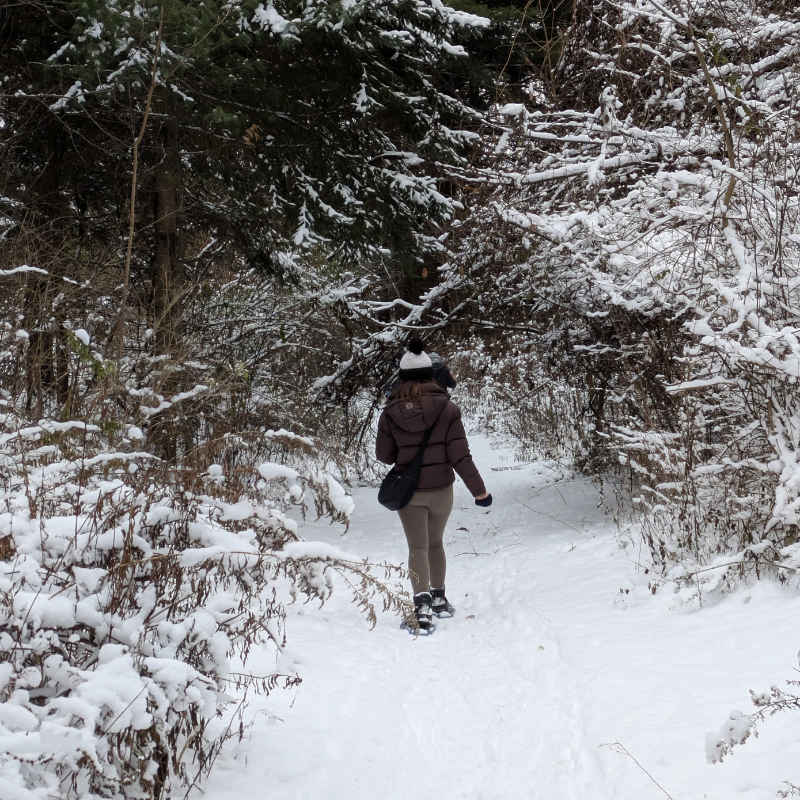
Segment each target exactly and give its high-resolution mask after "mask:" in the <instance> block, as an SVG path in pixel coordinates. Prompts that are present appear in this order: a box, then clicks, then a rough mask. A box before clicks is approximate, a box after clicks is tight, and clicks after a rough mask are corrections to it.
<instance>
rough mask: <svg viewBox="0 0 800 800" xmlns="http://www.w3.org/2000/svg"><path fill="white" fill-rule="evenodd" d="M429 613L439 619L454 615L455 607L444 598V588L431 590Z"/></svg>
mask: <svg viewBox="0 0 800 800" xmlns="http://www.w3.org/2000/svg"><path fill="white" fill-rule="evenodd" d="M431 597H432V598H433V601H432V602H431V611H432V613H434V614H435V615H436V616H437V617H439V618H440V619H445V618H447V617H452V616H453V614H455V613H456V607H455V606H454V605H451V603H450V601H449V600H448V599H447V598H446V597H445V596H444V586H442V588H441V589H431Z"/></svg>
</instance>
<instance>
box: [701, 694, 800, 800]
mask: <svg viewBox="0 0 800 800" xmlns="http://www.w3.org/2000/svg"><path fill="white" fill-rule="evenodd" d="M786 683H787V686H789V687H792V688H791V689H790V690H786V689H781V688H780V687H779V686H772V687H770V689H769V691H766V692H754V691H751V692H750V697H751V699H752V701H753V705H754V706H755V707H756V709H757V710H756V711H755V712H754V713H753V714H742V712H741V711H739V710H737V709H733V710H732V711H731V713H730V714H729V715H728V719H726V720H725V722H723V723H722V726H721V727H720V729H719V733H714V732H713V731H712V732H710V733H708V734H706V760H707V761H708V763H709V764H717V763H719V762H721V761H722V760H723V759H724V758H725V756H727V755H729V754H730V753H731V752H732V750H733V748H734V746H735V745H739V744H744V743H745V742H746V741H747V740H748V739H749V738H750V735H751V734H752V735H754V736H758V727H757V724H758V723H759V722H763V721H764V720H766V719H767V717H772V716H774V715H775V714H780V713H783V712H785V711H789V712H797V711H800V695H798V694H796V692H797V690H798V687H800V681H796V680H793V681H787V682H786ZM784 783H785V785H786V789H783V790H781V791H779V792H778V795H779V796H780V797H790V796H794V795H800V786H797V785H795V784H793V783H791V782H789V781H784Z"/></svg>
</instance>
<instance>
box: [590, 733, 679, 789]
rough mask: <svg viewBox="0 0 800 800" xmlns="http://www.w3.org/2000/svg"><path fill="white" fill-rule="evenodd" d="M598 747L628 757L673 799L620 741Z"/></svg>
mask: <svg viewBox="0 0 800 800" xmlns="http://www.w3.org/2000/svg"><path fill="white" fill-rule="evenodd" d="M600 747H609V748H610V749H611V750H612V751H613V752H615V753H619V754H620V755H622V756H628V758H629V759H630V760H631V761H633V763H634V764H636V766H637V767H639V769H640V770H641V771H642V772H644V774H645V775H647V777H648V778H650V780H651V781H653V783H654V784H655V785H656V786H658V788H659V789H661V791H662V792H664V794H665V795H666V796H667V797H668V798H669V800H675V799H674V798H673V796H672V795H671V794H670V793H669V792H668V791H667V790H666V789H665V788H664V787H663V786H662V785H661V784H660V783H659V782H658V781H657V780H656V779H655V778H654V777H653V776H652V775H651V774H650V773H649V772H648V771H647V770H646V769H645V768H644V767H643V766H642V765H641V764H640V763H639V762H638V761H637V760H636V759H635V758H634V757H633V756H632V755H631V754H630V753H629V752H628V749H627V748H626V747H625V746H624V745H623V744H622V743H621V742H611V743H610V744H601V745H600Z"/></svg>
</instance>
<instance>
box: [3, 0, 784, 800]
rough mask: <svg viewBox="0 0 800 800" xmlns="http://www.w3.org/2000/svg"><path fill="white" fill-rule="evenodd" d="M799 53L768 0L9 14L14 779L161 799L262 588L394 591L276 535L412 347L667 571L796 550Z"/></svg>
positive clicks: (7, 339) (429, 2)
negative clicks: (620, 520) (584, 480)
mask: <svg viewBox="0 0 800 800" xmlns="http://www.w3.org/2000/svg"><path fill="white" fill-rule="evenodd" d="M798 56H800V15H798V12H797V10H796V8H795V7H794V4H792V3H788V2H787V3H782V2H773V1H772V0H753V2H745V0H728V1H727V2H723V1H721V0H720V1H717V0H714V1H713V2H705V1H704V0H692V2H689V0H636V2H616V1H615V2H606V1H605V0H604V2H594V1H593V0H574V2H566V1H565V2H561V3H552V4H546V3H542V4H530V3H523V2H520V3H512V2H509V3H508V4H507V5H504V6H502V7H500V6H498V5H497V4H494V3H491V4H487V5H482V4H479V3H472V2H463V3H453V4H452V7H449V6H446V5H444V4H443V3H440V2H438V0H380V1H379V2H375V1H374V0H372V1H370V2H342V3H335V2H328V0H314V1H313V2H294V0H274V1H272V0H271V1H270V2H266V3H259V2H255V1H251V0H241V1H238V0H237V2H224V3H223V2H205V3H200V4H198V3H188V2H183V0H165V2H161V3H145V4H140V3H124V2H123V3H119V2H100V3H96V2H93V3H88V2H77V3H65V2H53V3H47V4H36V3H33V4H31V3H26V4H16V3H13V2H10V0H9V2H5V3H3V4H2V5H0V76H1V77H2V80H1V81H0V309H1V310H2V329H0V412H1V413H2V422H1V423H0V491H2V504H0V558H2V570H1V571H0V593H2V595H3V604H2V611H0V613H2V615H3V617H2V621H0V700H2V701H3V703H2V706H0V708H2V709H3V712H2V714H0V750H1V751H2V754H0V763H1V764H2V770H0V772H2V775H0V782H3V781H5V782H6V783H5V784H3V785H5V786H6V787H13V791H14V792H15V793H16V794H15V796H18V797H21V798H28V797H31V798H32V797H40V796H42V797H43V796H45V795H48V794H58V795H60V796H65V797H71V796H75V797H78V796H87V794H93V795H96V796H102V797H131V798H134V797H163V796H169V794H170V793H175V792H178V791H181V790H182V788H186V787H188V786H191V785H192V784H193V783H194V782H196V781H197V780H199V779H200V777H201V776H202V774H203V772H204V771H205V770H207V768H208V767H209V766H210V764H211V763H212V762H213V757H214V753H215V752H216V749H217V748H218V746H219V743H220V742H221V741H222V740H224V739H225V738H226V737H230V736H233V735H240V734H239V729H238V728H236V729H234V727H225V726H222V727H220V726H219V724H218V722H219V719H218V716H217V712H218V711H219V710H220V709H222V708H223V707H225V706H226V705H228V706H229V705H230V703H231V702H232V698H233V696H234V694H235V692H234V691H233V689H235V688H236V687H240V688H241V687H245V686H249V687H250V689H251V690H260V689H264V690H266V689H270V688H272V687H273V686H276V685H283V684H285V683H287V682H289V683H291V682H292V681H293V680H295V678H294V677H293V676H292V674H290V673H286V674H283V673H281V672H280V670H276V674H275V675H270V676H253V675H250V674H249V673H242V674H237V673H236V669H235V668H233V667H232V666H231V664H232V663H233V660H234V659H241V660H244V659H245V658H246V655H247V652H248V650H249V648H251V647H252V646H254V644H255V643H256V642H259V641H272V642H274V645H275V647H276V648H278V649H280V647H281V646H282V642H283V629H282V627H281V626H282V619H283V616H282V613H283V612H282V603H283V602H285V601H287V600H288V599H291V597H292V596H293V595H297V596H299V597H310V598H312V599H315V600H317V601H324V600H325V598H326V597H327V596H328V594H329V592H330V591H331V588H332V586H333V582H332V578H331V577H330V575H331V574H332V573H337V572H338V573H346V574H347V575H348V576H349V577H348V582H349V583H350V585H351V586H352V587H353V591H354V592H355V596H356V599H357V602H358V603H360V604H362V606H363V608H364V609H365V611H366V613H367V616H368V617H369V616H370V615H371V614H372V613H373V612H372V610H371V609H372V602H373V600H374V598H376V597H380V598H381V599H380V600H379V603H384V604H385V605H387V607H389V608H393V609H399V608H400V606H401V605H402V602H403V598H402V597H401V596H400V595H398V594H397V591H396V588H395V586H394V578H393V573H392V571H391V569H390V568H389V567H383V566H380V567H374V566H370V565H365V564H363V563H361V562H360V561H358V560H354V559H353V558H351V557H349V556H347V554H346V553H342V552H327V551H320V550H315V549H314V548H313V546H312V545H305V544H303V543H302V541H301V534H300V529H299V528H298V527H297V520H298V513H299V512H301V510H302V508H303V507H304V505H307V504H308V503H312V504H314V507H315V509H316V511H317V512H318V513H320V514H326V515H328V516H330V517H331V519H332V520H335V521H337V522H346V519H347V516H348V514H349V508H350V506H349V504H348V500H347V497H346V494H345V491H344V489H342V487H341V485H340V484H341V483H342V482H346V481H347V480H349V479H352V478H354V477H359V478H370V477H374V471H373V467H374V465H373V463H372V460H371V457H370V454H369V453H370V450H371V446H372V442H371V438H370V437H371V430H372V428H371V426H372V424H373V422H374V418H375V412H376V411H377V409H378V408H379V405H380V402H381V399H382V390H383V388H384V387H385V386H386V385H387V383H389V382H390V381H391V378H392V374H393V371H394V369H395V367H396V361H397V355H398V350H399V348H400V347H401V345H402V344H403V342H405V341H406V340H407V338H408V337H409V336H410V334H411V332H412V331H413V332H415V333H419V334H422V335H424V336H425V337H426V339H427V340H428V341H430V342H431V343H432V344H435V345H436V346H437V347H438V346H440V345H441V347H442V349H443V351H444V352H445V353H446V354H447V355H448V356H450V358H451V363H452V365H453V368H454V369H455V370H456V372H457V373H458V375H459V377H460V379H461V385H460V387H459V390H458V391H459V393H460V394H459V399H460V402H461V403H462V405H463V407H464V408H465V410H466V411H469V412H471V413H472V414H473V416H475V417H479V418H480V419H481V420H482V421H483V422H484V423H485V424H486V425H487V426H489V427H490V428H493V429H495V430H498V431H502V432H503V433H505V434H509V435H511V436H512V437H513V439H514V441H515V445H516V447H517V448H518V450H519V451H520V452H521V453H525V454H527V456H530V455H532V454H534V455H545V456H547V457H557V458H561V459H564V460H568V461H569V462H571V463H573V464H575V465H576V466H577V467H578V468H580V469H582V470H585V471H586V472H588V473H590V474H592V475H594V476H596V477H597V478H598V479H599V480H601V481H603V482H604V483H605V484H606V485H608V484H611V485H613V486H614V487H615V488H616V490H617V494H618V497H619V500H620V502H621V504H622V508H623V511H624V512H625V513H626V514H628V515H629V518H630V519H631V520H632V521H636V522H638V523H641V531H642V536H643V541H644V542H645V543H646V545H647V546H648V549H649V553H650V558H651V561H652V566H653V567H654V568H655V570H654V575H656V578H655V579H654V588H656V589H657V590H658V591H664V590H667V591H675V592H677V593H679V594H680V596H681V597H682V598H683V599H684V600H685V601H687V602H693V601H697V600H698V599H701V598H702V595H703V594H704V593H705V592H708V591H713V590H715V589H724V588H726V587H729V586H731V585H733V584H734V583H735V582H737V581H743V580H755V579H758V578H760V577H763V576H769V577H773V578H777V579H778V580H781V581H785V580H787V579H789V578H791V577H792V576H794V575H796V574H797V571H798V570H800V543H798V535H797V525H798V518H797V514H798V509H800V466H799V465H798V461H797V452H798V447H800V408H798V401H797V397H796V395H797V391H796V387H797V380H798V378H799V377H800V343H799V341H798V328H799V327H800V316H798V315H800V297H798V296H797V293H798V290H799V289H800V227H798V202H799V201H798V183H797V182H798V167H800V151H799V150H798V148H800V145H799V144H798V141H800V131H799V130H798V126H799V125H800V108H799V107H798V102H799V101H798V96H800V92H798V89H800V86H799V85H798V79H800V73H799V72H798V64H799V63H800V61H798ZM385 570H388V572H386V571H385ZM237 702H238V700H237ZM226 724H227V723H226ZM23 739H25V740H26V741H28V742H29V743H30V742H33V743H34V744H30V745H29V746H28V745H26V746H25V747H24V748H23V747H22V745H21V744H20V742H22V740H23ZM26 748H27V749H26ZM130 764H135V765H136V769H135V770H133V772H134V773H135V774H132V772H131V770H129V769H128V765H130ZM9 791H11V789H10V788H9Z"/></svg>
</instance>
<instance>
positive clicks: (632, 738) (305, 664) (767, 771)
mask: <svg viewBox="0 0 800 800" xmlns="http://www.w3.org/2000/svg"><path fill="white" fill-rule="evenodd" d="M471 444H472V449H473V453H474V455H475V459H476V462H477V464H478V466H479V468H480V469H481V471H482V473H483V475H484V478H485V479H486V483H487V485H488V487H489V489H490V491H491V492H492V493H493V495H494V497H495V502H494V505H493V506H492V507H491V508H490V509H488V510H484V509H479V508H476V506H475V505H474V504H473V503H472V501H471V498H470V497H469V495H468V493H467V492H466V490H465V488H464V486H463V484H461V483H460V482H458V483H457V484H456V503H455V509H454V512H453V516H452V517H451V520H450V523H449V525H448V530H447V532H446V534H445V543H446V548H447V554H448V581H447V587H448V596H449V597H450V599H451V601H452V602H453V603H454V604H456V605H457V606H458V613H457V615H456V617H455V618H453V619H450V620H441V621H439V623H438V628H437V631H436V634H435V635H434V636H432V637H429V638H418V639H415V638H413V637H412V636H409V635H408V634H407V633H405V632H403V631H401V630H400V629H399V628H398V619H397V618H395V617H393V616H390V615H386V614H384V615H381V616H380V617H379V622H378V625H377V626H376V627H375V628H374V629H372V630H370V629H369V627H368V625H367V624H366V623H365V622H364V620H363V617H361V616H360V614H359V612H358V610H357V609H356V608H355V607H354V606H353V605H352V604H350V602H349V598H348V596H347V593H346V591H344V590H341V591H338V592H337V593H336V594H335V596H334V598H333V599H332V600H331V601H330V602H329V603H327V604H326V605H325V606H324V607H323V608H321V609H319V608H314V607H309V606H307V605H306V606H291V607H290V608H289V619H288V623H287V626H288V634H289V645H290V652H291V654H292V657H293V658H294V659H295V660H296V662H297V670H298V672H299V674H300V675H301V676H302V678H303V683H302V685H301V686H300V687H299V689H297V690H296V691H290V692H280V691H276V692H274V693H273V694H272V695H271V696H270V697H269V698H268V699H267V700H258V699H257V700H256V701H255V702H254V704H253V706H252V709H257V708H258V709H262V710H263V711H264V712H266V713H259V714H258V716H257V717H256V720H255V725H254V727H253V729H252V732H251V734H250V736H249V737H248V738H246V739H245V740H244V741H243V742H242V743H239V744H236V746H231V747H230V748H229V749H228V751H227V752H226V753H225V754H224V755H223V756H222V757H221V758H220V759H219V761H218V762H217V765H216V768H215V771H214V772H213V773H212V775H211V777H210V778H209V780H208V781H207V782H206V783H205V784H204V785H203V789H204V792H205V797H206V798H207V800H262V798H266V797H268V798H270V800H282V799H285V800H290V798H291V799H292V800H294V799H295V798H296V799H297V800H300V799H301V798H303V799H305V798H314V799H315V798H320V799H323V798H324V799H325V800H361V799H362V798H363V799H364V800H367V798H369V800H373V798H376V797H379V798H386V800H410V798H420V797H424V798H430V799H431V800H433V799H434V798H435V800H458V799H460V798H464V800H494V799H495V798H497V800H500V799H501V798H502V799H503V800H505V799H506V798H525V799H526V800H533V799H536V798H541V799H542V800H573V798H574V800H605V798H614V799H615V800H649V798H653V799H654V800H655V799H656V798H664V797H666V796H667V795H669V796H670V797H672V798H673V800H732V798H743V799H745V798H746V800H758V799H760V798H774V797H776V793H777V791H778V790H779V789H780V788H781V787H782V784H783V781H784V780H791V781H793V782H794V783H797V784H800V714H794V715H791V714H783V715H778V716H776V717H773V718H772V719H770V720H768V721H767V722H766V723H764V724H762V725H761V726H760V736H759V738H758V739H755V740H753V739H751V740H750V741H748V742H747V743H746V744H745V745H744V746H742V747H741V748H737V749H736V750H735V751H734V753H733V755H731V756H729V757H728V758H726V760H725V762H724V763H722V764H717V765H710V764H708V763H707V762H706V755H705V736H706V733H707V732H709V731H714V732H716V731H717V730H718V729H719V727H720V725H721V724H722V723H723V721H724V720H725V718H726V717H727V715H728V713H729V712H730V710H731V709H733V708H738V709H741V710H742V711H744V712H747V713H749V712H751V711H752V710H753V709H752V705H751V703H750V700H749V690H750V689H756V690H766V689H768V688H769V687H770V686H771V685H773V684H778V685H783V683H784V680H785V679H787V678H791V677H793V676H796V673H794V672H793V670H794V669H795V668H796V667H797V652H798V648H800V593H798V591H797V586H796V581H795V584H794V585H793V586H792V587H790V588H788V589H785V588H780V587H779V586H777V585H775V584H773V583H769V582H763V583H760V584H758V585H755V586H752V587H748V588H745V589H742V590H740V591H738V592H737V593H735V594H733V595H728V596H726V597H724V598H721V599H720V598H717V599H714V600H709V601H708V602H706V603H705V604H704V606H703V607H702V608H699V607H698V606H697V605H696V604H694V605H690V606H686V605H683V606H681V605H680V604H679V603H676V595H674V594H666V593H663V594H662V593H657V594H656V595H651V594H650V593H649V591H647V589H646V585H647V576H646V575H644V574H643V573H642V571H641V570H638V571H637V568H636V566H635V564H634V563H633V562H634V561H635V560H638V559H639V558H640V557H643V554H639V553H636V552H631V550H632V549H633V548H631V547H629V548H627V550H626V549H623V548H621V547H620V546H619V544H618V542H617V540H616V539H615V536H614V532H615V527H614V526H613V524H612V523H611V521H610V520H608V519H607V518H606V517H605V516H604V513H603V511H602V509H599V508H598V493H597V490H596V489H595V488H594V487H592V486H591V485H590V484H588V483H586V482H584V481H580V480H574V481H569V482H560V483H556V484H555V485H553V475H554V473H553V471H552V470H551V469H548V468H547V467H546V465H543V464H530V465H524V466H522V467H520V466H519V465H517V464H515V462H514V460H513V458H512V456H511V454H510V452H508V451H505V450H502V449H493V448H492V447H491V445H490V443H489V441H488V440H487V439H486V438H484V437H481V436H473V437H471ZM375 494H376V492H375V490H374V489H360V490H356V491H355V493H354V497H355V500H356V511H355V513H354V515H353V522H352V525H351V528H350V531H349V532H348V533H347V534H346V535H345V536H344V537H343V538H342V537H341V536H340V534H341V529H339V528H335V527H327V526H322V525H310V526H308V527H307V529H306V530H305V535H306V538H309V539H312V538H313V539H321V540H325V541H328V542H331V543H333V544H336V545H337V546H338V547H341V548H342V549H345V550H347V551H349V552H353V553H357V554H360V555H362V556H369V557H370V558H371V559H373V560H375V561H383V560H389V561H393V562H395V563H400V562H403V561H404V559H405V555H406V552H405V540H404V538H403V533H402V529H401V527H400V522H399V520H398V518H397V516H396V515H395V514H392V513H390V512H388V511H385V510H384V509H382V508H381V507H380V506H379V505H378V503H377V501H376V499H375ZM625 589H627V590H628V593H625ZM266 652H267V651H266V650H265V651H264V654H263V655H262V656H261V657H260V658H259V654H258V653H256V654H255V655H254V656H253V659H252V661H251V662H250V664H249V667H250V668H251V669H252V670H253V671H255V672H259V673H267V672H269V671H270V670H271V669H272V668H273V667H274V657H273V656H267V655H266ZM614 742H619V743H620V744H621V745H622V746H624V748H626V749H627V751H628V752H629V753H630V754H631V756H633V757H635V759H636V760H637V761H638V762H639V764H640V765H641V768H640V767H639V766H637V765H636V763H634V761H633V760H632V759H631V758H629V757H627V756H625V755H622V754H620V753H619V752H615V749H613V748H610V747H608V746H606V745H609V744H611V743H614ZM617 749H618V748H617ZM644 770H646V771H647V772H648V773H649V774H650V776H652V778H651V777H649V776H648V775H647V774H646V773H645V771H644ZM656 782H657V783H658V784H659V785H660V787H663V789H662V788H659V786H658V785H656ZM196 796H197V797H198V798H199V796H200V794H199V793H198V794H197V795H196Z"/></svg>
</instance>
